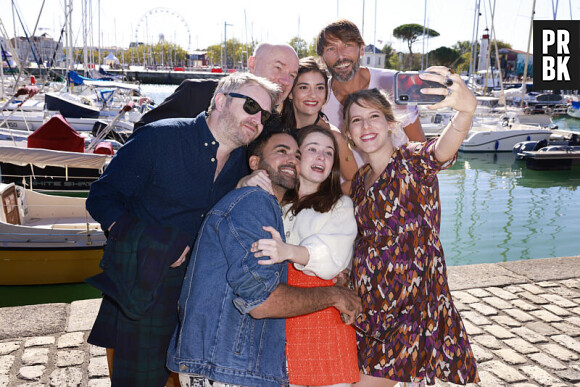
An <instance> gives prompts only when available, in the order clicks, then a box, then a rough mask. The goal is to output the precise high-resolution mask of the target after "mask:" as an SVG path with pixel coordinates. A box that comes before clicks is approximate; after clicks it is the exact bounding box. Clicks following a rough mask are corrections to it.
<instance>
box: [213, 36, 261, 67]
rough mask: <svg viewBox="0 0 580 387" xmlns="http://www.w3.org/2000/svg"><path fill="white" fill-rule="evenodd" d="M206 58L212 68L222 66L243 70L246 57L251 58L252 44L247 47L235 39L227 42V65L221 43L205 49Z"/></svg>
mask: <svg viewBox="0 0 580 387" xmlns="http://www.w3.org/2000/svg"><path fill="white" fill-rule="evenodd" d="M206 51H207V57H208V59H209V60H210V62H211V63H212V64H213V65H214V66H221V64H222V62H223V63H224V65H226V66H229V67H235V68H243V67H245V66H246V62H247V59H248V58H247V56H251V55H252V53H253V52H254V43H250V44H248V45H246V44H244V43H241V42H240V41H238V40H237V39H235V38H232V39H229V40H228V41H227V64H226V63H225V60H226V59H225V57H223V43H220V44H214V45H213V46H209V47H208V48H207V49H206Z"/></svg>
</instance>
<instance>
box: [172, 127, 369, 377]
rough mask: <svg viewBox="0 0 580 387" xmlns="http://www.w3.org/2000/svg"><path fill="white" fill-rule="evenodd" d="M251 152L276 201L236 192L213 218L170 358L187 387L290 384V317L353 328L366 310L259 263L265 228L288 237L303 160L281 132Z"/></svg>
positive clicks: (197, 252) (280, 267) (199, 243)
mask: <svg viewBox="0 0 580 387" xmlns="http://www.w3.org/2000/svg"><path fill="white" fill-rule="evenodd" d="M250 154H251V156H250V158H249V164H250V167H251V169H253V170H258V169H261V170H266V171H267V172H268V175H269V176H270V179H271V180H272V189H273V195H271V194H269V193H268V192H266V191H265V190H263V189H262V188H259V187H244V188H240V189H236V190H234V191H232V192H230V193H228V194H227V195H226V196H224V197H223V198H222V200H220V201H219V202H218V203H217V204H216V205H215V206H214V207H213V208H212V209H211V210H210V211H208V213H207V216H206V219H205V222H204V224H203V226H202V229H201V230H200V232H199V236H198V238H197V240H196V244H195V248H194V253H192V257H191V262H190V264H189V267H188V269H187V274H186V276H185V281H184V284H183V288H182V291H181V296H180V298H179V310H180V313H179V315H180V316H179V320H180V321H179V325H178V328H177V330H176V332H175V334H174V335H173V338H172V340H171V343H170V346H169V350H168V353H167V365H168V367H169V368H170V369H171V370H173V371H175V372H178V373H179V378H180V382H181V386H182V387H197V386H204V387H207V386H213V387H216V386H219V387H224V386H228V387H234V386H272V387H274V386H285V385H287V384H288V377H287V372H286V357H285V347H286V343H285V339H286V325H285V320H284V319H285V318H289V317H294V316H298V315H303V314H308V313H312V312H315V311H318V310H322V309H325V308H329V307H336V308H337V309H338V310H339V311H340V312H343V313H344V314H345V315H346V316H348V318H347V319H348V320H349V321H348V323H352V322H354V319H355V318H356V316H357V315H358V313H360V311H361V301H360V299H359V297H358V295H357V294H356V293H355V292H354V291H352V290H349V289H347V288H344V287H342V286H332V287H316V288H296V287H291V286H288V285H287V282H288V281H287V277H288V264H287V263H285V262H284V263H278V264H273V265H260V264H259V263H258V261H259V259H258V258H256V257H255V256H254V254H253V253H252V252H251V246H252V244H253V243H254V242H255V241H256V240H259V239H261V238H269V237H270V234H269V233H268V232H266V231H264V229H263V226H264V225H270V226H273V227H275V228H276V229H277V230H278V232H279V233H280V234H281V235H284V225H283V221H282V209H281V208H280V204H279V203H280V202H281V201H282V199H283V197H284V195H285V193H286V191H287V190H289V189H293V188H295V187H296V184H297V179H298V174H299V163H298V160H299V156H300V154H299V150H298V144H297V143H296V140H295V139H294V137H292V136H291V135H290V134H289V133H286V132H282V131H279V132H274V131H271V132H268V133H265V134H264V135H263V136H260V138H259V139H258V140H256V141H255V142H253V143H252V144H251V145H250ZM345 318H346V317H345ZM304 361H310V360H309V359H304Z"/></svg>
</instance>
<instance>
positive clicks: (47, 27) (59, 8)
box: [0, 0, 580, 53]
mask: <svg viewBox="0 0 580 387" xmlns="http://www.w3.org/2000/svg"><path fill="white" fill-rule="evenodd" d="M13 1H14V3H15V4H16V6H17V8H18V9H19V11H20V15H21V17H22V20H23V23H24V24H25V25H26V28H27V31H28V32H29V34H30V33H32V31H33V30H34V28H35V25H36V24H37V19H38V16H39V14H40V19H38V24H37V35H38V34H41V33H45V32H46V33H48V34H49V35H51V36H53V37H54V38H55V40H58V37H59V35H60V30H61V28H62V25H63V23H64V8H65V7H64V0H0V9H1V10H2V13H1V14H0V20H1V21H2V23H3V25H4V27H5V30H6V31H7V33H8V35H9V37H12V36H14V27H13V16H12V14H13V12H10V9H11V4H12V2H13ZM475 3H476V1H475V0H374V1H372V0H292V1H278V0H218V1H215V0H206V1H197V0H187V1H175V0H174V1H173V2H168V1H159V0H140V1H137V2H135V1H124V0H74V1H73V13H72V20H73V36H74V39H75V41H74V45H75V46H82V45H83V29H82V27H81V26H82V20H83V18H82V14H83V12H82V11H83V9H86V10H87V12H86V14H87V17H86V19H87V20H88V21H89V23H87V27H86V30H87V31H88V33H87V34H86V35H87V36H88V38H87V44H88V45H94V46H97V45H98V43H99V33H98V31H99V25H100V31H101V33H100V37H101V39H100V44H101V46H102V47H109V46H120V47H128V46H129V43H130V42H131V41H135V40H139V41H143V42H145V43H156V42H157V41H158V40H159V35H160V34H163V35H164V36H165V39H166V40H169V41H176V42H177V43H178V44H180V45H181V46H182V47H183V48H186V49H187V48H188V47H189V49H190V51H191V50H196V49H204V48H206V47H207V46H209V45H213V44H218V43H219V42H222V41H223V39H224V30H225V34H226V37H227V39H230V38H236V39H238V40H239V41H241V42H249V41H251V40H252V39H253V40H254V41H258V42H270V43H287V42H289V41H290V39H292V38H293V37H295V36H300V37H301V38H302V39H304V40H306V41H307V42H309V43H310V42H311V41H312V39H313V38H315V37H316V35H317V34H318V32H319V31H320V29H321V28H322V27H323V26H324V25H326V24H327V23H329V22H332V21H334V20H336V19H337V18H347V19H350V20H351V21H353V22H354V23H356V24H357V25H358V27H359V29H361V31H362V33H363V37H364V40H365V43H367V44H369V43H372V44H376V45H377V46H378V47H379V48H382V47H383V45H384V44H386V43H389V44H391V45H392V46H393V47H394V48H395V49H397V50H399V51H404V52H408V49H407V46H406V44H404V43H403V42H401V41H400V40H397V39H396V38H394V37H393V35H392V31H393V29H394V28H395V27H397V26H399V25H401V24H408V23H416V24H420V25H423V24H424V22H425V25H426V26H427V27H429V28H431V29H433V30H435V31H437V32H439V33H440V36H439V37H436V38H431V39H429V40H426V41H418V42H417V43H415V45H414V46H413V52H416V53H420V52H423V51H425V52H427V51H430V50H433V49H435V48H437V47H441V46H448V47H451V46H452V45H453V44H455V43H456V42H457V41H459V40H461V41H465V40H467V41H471V40H472V36H473V34H474V14H475ZM43 4H44V7H43ZM480 4H481V6H480V12H481V16H480V21H479V26H478V31H479V32H478V34H477V36H478V37H481V35H482V34H483V30H484V29H485V28H489V29H490V31H491V26H492V17H491V15H492V8H493V7H494V4H495V11H494V29H495V34H496V36H497V39H498V40H501V41H504V42H507V43H510V44H511V45H512V48H514V49H516V50H521V51H526V50H527V47H528V35H529V29H530V17H531V14H532V4H533V0H480ZM556 4H558V5H557V13H556V17H555V18H556V19H557V20H570V19H580V1H579V0H561V1H560V0H536V6H535V19H536V20H553V19H554V13H553V7H554V6H556ZM99 5H100V10H101V11H100V13H99V12H98V8H99ZM41 7H43V8H42V12H40V10H41ZM425 10H426V11H425ZM363 11H364V12H363ZM571 15H572V17H571ZM15 17H16V21H17V23H16V24H17V25H18V27H17V32H16V33H17V35H23V32H22V31H23V30H22V28H21V27H20V22H19V21H18V17H17V16H15ZM99 19H100V23H99ZM90 21H92V23H91V22H90ZM226 23H227V26H226V25H225V24H226ZM91 31H92V33H91ZM1 32H2V29H0V33H1ZM91 38H92V40H91ZM532 46H533V44H530V52H533V49H532Z"/></svg>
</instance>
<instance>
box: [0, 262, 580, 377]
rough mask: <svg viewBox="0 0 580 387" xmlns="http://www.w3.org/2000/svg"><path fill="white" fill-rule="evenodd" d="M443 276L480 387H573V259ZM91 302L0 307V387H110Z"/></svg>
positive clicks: (578, 279)
mask: <svg viewBox="0 0 580 387" xmlns="http://www.w3.org/2000/svg"><path fill="white" fill-rule="evenodd" d="M448 274H449V282H450V285H451V288H452V294H453V298H454V300H455V305H456V307H457V309H458V310H459V311H460V312H461V315H462V317H463V321H464V323H465V326H466V328H467V331H468V333H469V335H470V340H471V344H472V348H473V351H474V353H475V356H476V358H477V360H478V365H479V375H480V378H481V383H480V384H479V385H480V386H519V387H524V386H574V385H575V386H580V256H577V257H563V258H548V259H537V260H529V261H518V262H505V263H499V264H482V265H469V266H457V267H451V268H449V270H448ZM99 304H100V300H98V299H97V300H83V301H76V302H73V303H72V304H46V305H31V306H22V307H14V308H0V387H4V386H94V387H97V386H109V385H110V383H109V380H108V370H107V362H106V357H105V351H104V349H102V348H98V347H94V346H92V345H89V344H87V342H86V339H87V336H88V332H89V330H90V328H91V326H92V323H93V321H94V319H95V317H96V313H97V310H98V307H99ZM436 385H437V386H450V384H448V383H442V382H438V383H437V384H436Z"/></svg>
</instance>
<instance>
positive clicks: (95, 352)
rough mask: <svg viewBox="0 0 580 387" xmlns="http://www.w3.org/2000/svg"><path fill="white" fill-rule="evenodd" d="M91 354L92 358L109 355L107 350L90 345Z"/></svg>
mask: <svg viewBox="0 0 580 387" xmlns="http://www.w3.org/2000/svg"><path fill="white" fill-rule="evenodd" d="M89 353H90V355H91V356H105V355H106V354H107V349H106V348H103V347H97V346H96V345H90V348H89Z"/></svg>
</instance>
